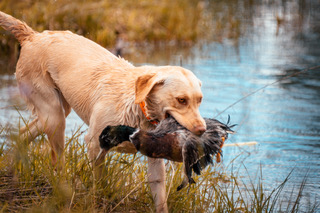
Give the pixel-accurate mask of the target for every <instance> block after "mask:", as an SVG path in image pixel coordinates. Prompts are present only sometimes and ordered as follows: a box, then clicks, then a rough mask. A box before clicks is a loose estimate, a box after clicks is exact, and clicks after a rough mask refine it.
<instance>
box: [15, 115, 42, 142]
mask: <svg viewBox="0 0 320 213" xmlns="http://www.w3.org/2000/svg"><path fill="white" fill-rule="evenodd" d="M42 129H43V128H42V125H41V122H40V121H39V118H38V117H36V118H35V119H34V120H33V121H31V122H29V123H28V124H26V126H24V127H22V128H21V129H20V130H19V135H20V139H21V140H25V141H27V142H28V143H30V142H31V141H33V140H34V139H35V138H36V137H38V136H39V135H40V134H41V133H42Z"/></svg>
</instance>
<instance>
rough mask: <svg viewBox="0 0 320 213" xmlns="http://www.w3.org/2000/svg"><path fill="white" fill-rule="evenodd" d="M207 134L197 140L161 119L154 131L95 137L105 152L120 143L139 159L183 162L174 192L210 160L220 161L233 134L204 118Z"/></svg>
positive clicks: (114, 131)
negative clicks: (181, 177)
mask: <svg viewBox="0 0 320 213" xmlns="http://www.w3.org/2000/svg"><path fill="white" fill-rule="evenodd" d="M205 121H206V124H207V130H206V131H205V132H204V133H203V134H202V135H201V136H197V135H194V134H193V133H191V132H190V131H189V130H187V129H186V128H184V127H183V126H181V125H180V124H179V123H178V122H177V121H176V120H175V119H174V118H173V117H169V118H166V119H164V120H163V121H161V122H160V123H159V125H157V127H156V128H155V129H154V130H150V131H145V130H141V129H135V128H132V127H129V126H123V125H119V126H107V127H106V128H105V129H104V130H103V131H102V133H101V135H100V137H99V141H100V147H101V148H102V149H104V150H106V151H108V150H109V149H111V148H113V147H114V146H117V145H119V144H120V143H122V142H124V141H131V142H132V143H133V144H134V146H135V147H136V149H137V150H138V151H139V152H140V153H141V154H143V155H145V156H148V157H152V158H165V159H168V160H172V161H177V162H183V164H184V174H185V178H184V180H183V182H182V184H181V185H180V186H179V187H178V188H177V190H180V189H182V188H183V187H185V186H186V185H187V184H188V183H189V184H192V183H195V181H194V180H193V178H192V171H193V172H194V173H196V174H197V175H200V174H201V170H202V169H204V168H205V167H206V166H207V165H209V164H213V160H212V156H213V155H216V161H217V162H220V161H221V154H222V151H221V148H222V146H223V144H224V141H225V140H226V139H227V138H228V133H233V131H232V130H231V128H232V127H233V126H234V125H232V126H228V124H229V121H230V117H229V119H228V122H227V124H223V123H221V122H220V121H218V120H216V119H211V118H205Z"/></svg>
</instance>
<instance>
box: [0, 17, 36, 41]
mask: <svg viewBox="0 0 320 213" xmlns="http://www.w3.org/2000/svg"><path fill="white" fill-rule="evenodd" d="M0 26H2V27H3V28H4V29H5V30H7V31H9V32H11V33H12V34H13V35H14V36H15V37H16V39H17V40H18V41H19V42H20V44H23V42H25V41H28V40H31V39H32V37H33V35H34V34H35V33H36V32H35V31H34V30H33V29H32V28H31V27H29V26H28V25H27V24H26V23H24V22H22V21H20V20H18V19H16V18H14V17H12V16H10V15H8V14H6V13H4V12H1V11H0Z"/></svg>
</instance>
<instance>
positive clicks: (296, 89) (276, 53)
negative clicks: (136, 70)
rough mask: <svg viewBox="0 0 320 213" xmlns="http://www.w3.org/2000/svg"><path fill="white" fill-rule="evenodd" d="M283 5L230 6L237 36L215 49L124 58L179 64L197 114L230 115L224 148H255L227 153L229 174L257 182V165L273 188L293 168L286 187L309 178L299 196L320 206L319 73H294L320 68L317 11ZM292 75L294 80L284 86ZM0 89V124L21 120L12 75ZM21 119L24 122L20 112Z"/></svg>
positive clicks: (72, 119)
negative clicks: (193, 90) (194, 92)
mask: <svg viewBox="0 0 320 213" xmlns="http://www.w3.org/2000/svg"><path fill="white" fill-rule="evenodd" d="M284 2H285V3H282V4H281V5H277V4H268V3H261V4H258V5H254V6H253V7H251V8H250V9H248V8H247V7H246V5H243V4H242V3H237V4H235V5H236V6H237V7H238V8H237V10H235V11H236V12H235V13H234V14H232V18H234V19H235V21H236V23H238V26H236V27H238V28H239V31H237V34H236V36H228V35H229V34H230V32H228V31H226V32H225V34H223V35H222V36H221V38H219V36H215V37H214V38H213V42H209V43H208V44H201V47H194V48H192V49H191V50H190V49H187V50H186V49H176V48H174V47H166V48H159V49H156V50H153V51H150V50H148V49H142V50H140V51H139V52H135V53H134V54H131V53H130V54H129V53H128V54H127V55H126V56H125V58H127V59H129V60H130V61H132V62H133V63H134V64H136V65H141V64H144V63H151V64H156V65H164V64H171V65H175V64H176V65H179V64H180V61H182V64H183V66H184V67H186V68H188V69H190V70H192V71H193V72H194V73H195V74H196V75H197V76H198V77H199V78H200V79H201V81H202V82H203V86H202V89H203V93H204V99H203V103H202V106H201V109H200V110H201V114H202V115H203V116H204V117H217V118H218V119H220V120H222V121H226V120H227V117H228V115H230V116H231V123H236V124H238V126H236V127H235V130H236V134H234V135H232V136H230V138H229V140H228V143H237V142H247V141H257V142H258V145H256V146H242V147H226V148H224V164H225V165H227V164H228V163H229V162H230V161H231V160H233V159H234V158H235V157H237V156H238V155H239V154H241V155H240V157H239V158H237V159H236V160H235V162H234V169H235V170H236V169H237V168H239V167H243V165H245V167H246V168H247V170H248V172H246V171H245V170H244V169H242V171H241V175H242V176H243V177H244V179H245V178H246V176H248V175H250V177H252V178H253V179H254V177H255V175H256V173H257V172H259V167H260V165H261V167H262V172H263V180H264V182H265V183H266V184H267V186H270V189H272V187H274V186H277V185H278V184H279V183H281V182H282V181H283V180H284V179H285V177H286V176H287V175H288V174H289V173H290V171H291V170H292V169H294V171H293V173H292V176H291V179H290V181H289V185H292V186H297V187H296V188H298V186H299V184H300V183H301V182H302V179H303V177H304V176H305V175H306V174H307V173H308V181H307V185H306V189H305V191H304V193H305V195H306V196H309V197H310V199H312V200H313V199H314V198H315V197H316V198H317V199H318V200H319V199H320V177H319V176H320V160H319V159H320V68H313V69H310V70H307V71H305V72H302V73H300V74H297V72H299V71H301V70H304V69H306V68H310V67H314V66H318V65H320V12H319V11H318V9H317V8H319V5H320V4H319V3H316V2H317V1H299V3H297V2H296V1H284ZM218 5H219V6H220V7H219V8H220V9H221V8H224V9H221V10H222V11H218V12H217V11H215V13H216V14H217V15H216V16H215V17H214V18H216V19H219V18H220V16H219V12H223V10H226V11H228V8H229V7H230V8H233V9H234V7H235V6H234V5H231V6H230V5H228V4H224V3H221V2H220V3H219V4H218ZM223 6H225V7H223ZM208 7H209V8H208V10H217V9H215V8H210V7H211V5H209V6H208ZM231 32H232V33H234V31H231ZM290 75H294V76H292V77H289V78H285V79H284V77H285V76H290ZM277 81H278V82H277ZM0 82H1V85H0V94H1V102H0V122H1V124H6V123H11V124H14V123H16V122H17V121H18V117H19V114H18V112H17V111H16V110H15V109H14V108H13V107H11V105H16V106H23V102H22V101H21V100H20V99H19V96H18V91H17V88H16V85H15V84H16V83H15V79H14V76H13V75H10V74H1V75H0ZM273 82H275V83H274V84H272V83H273ZM268 84H270V85H269V86H268V87H266V88H264V89H262V90H259V91H258V92H257V93H255V94H252V95H250V96H248V97H247V98H245V99H243V100H241V101H240V102H238V103H237V104H235V105H233V106H231V105H232V104H233V103H235V102H236V101H238V100H239V99H241V98H242V97H244V96H247V95H248V94H251V93H252V92H253V91H255V90H258V89H259V88H262V87H264V86H266V85H268ZM271 84H272V85H271ZM229 106H231V107H230V108H229ZM225 109H227V110H225ZM20 112H21V113H22V115H24V116H26V117H28V115H29V113H28V112H27V111H25V110H23V108H22V109H21V111H20ZM81 124H82V121H81V120H80V119H79V118H78V117H77V116H76V115H75V114H74V113H72V114H71V115H70V116H69V118H68V131H67V132H68V133H69V134H70V132H71V131H72V130H74V129H75V127H76V126H79V125H81ZM290 190H291V189H290ZM297 190H298V189H297Z"/></svg>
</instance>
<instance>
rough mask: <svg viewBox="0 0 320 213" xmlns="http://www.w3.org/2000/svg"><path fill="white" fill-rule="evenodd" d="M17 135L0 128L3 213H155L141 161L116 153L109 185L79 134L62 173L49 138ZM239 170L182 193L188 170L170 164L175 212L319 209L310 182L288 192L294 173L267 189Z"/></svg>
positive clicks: (199, 181)
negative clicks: (307, 189) (308, 193)
mask: <svg viewBox="0 0 320 213" xmlns="http://www.w3.org/2000/svg"><path fill="white" fill-rule="evenodd" d="M21 121H23V122H24V120H23V119H21ZM23 122H22V123H23ZM15 132H17V130H16V129H15V128H12V127H9V126H7V127H3V126H2V127H0V135H1V137H0V212H48V211H50V212H154V206H153V202H152V195H151V193H150V191H149V187H148V183H147V167H146V163H147V161H146V159H145V158H144V157H143V156H142V155H140V154H137V155H129V154H119V153H115V152H111V153H109V154H108V155H107V157H106V161H105V171H104V175H103V179H102V180H101V181H100V182H98V183H96V182H94V181H93V172H92V168H91V165H90V162H89V159H88V157H87V153H86V145H85V144H84V143H83V140H82V136H83V135H82V134H83V132H81V131H80V128H79V129H76V130H75V131H74V132H73V133H72V135H71V136H69V137H67V138H66V147H65V164H64V165H65V167H64V170H63V171H62V172H59V173H57V172H56V170H55V168H54V167H53V166H52V165H51V159H50V149H49V147H48V143H47V141H46V138H45V136H44V135H42V136H39V137H38V139H37V140H36V141H35V142H32V143H30V144H29V143H28V142H27V141H21V140H19V137H18V135H17V134H16V133H15ZM235 160H237V159H235ZM235 160H234V161H235ZM238 163H239V162H237V164H238ZM240 164H241V163H240ZM232 166H233V165H232V164H231V165H226V166H222V164H221V165H220V164H216V165H215V166H212V167H209V168H207V169H205V170H203V172H202V174H201V175H200V176H197V177H194V178H195V181H196V184H192V185H191V186H188V187H186V188H184V189H183V190H181V191H176V188H177V186H178V185H179V184H180V183H181V181H182V178H183V177H182V176H181V169H182V165H181V164H179V163H175V162H169V161H166V170H167V180H166V181H167V184H166V185H167V192H168V207H169V211H170V212H199V213H200V212H203V213H205V212H300V211H303V212H317V210H319V204H318V203H317V201H316V200H313V199H312V198H310V197H304V196H303V194H304V191H303V190H304V186H305V185H306V182H307V175H306V176H305V177H304V178H303V177H302V180H301V185H300V186H296V187H295V188H291V186H290V188H289V189H288V186H287V182H289V181H290V180H289V179H290V175H291V173H290V174H288V176H287V178H286V179H285V180H283V182H282V183H280V184H279V185H278V186H277V187H276V188H274V189H270V187H267V186H266V185H265V184H264V183H263V172H262V168H260V171H258V175H257V177H255V178H252V177H250V176H249V175H248V177H246V178H247V179H249V181H243V180H242V178H241V177H240V175H239V171H235V172H232V171H231V172H230V167H232ZM244 169H245V166H244ZM231 170H232V169H231ZM290 192H291V194H290Z"/></svg>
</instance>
